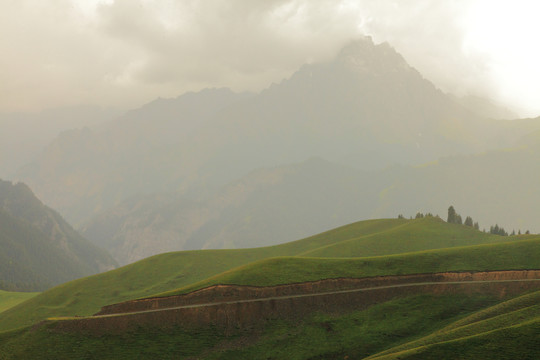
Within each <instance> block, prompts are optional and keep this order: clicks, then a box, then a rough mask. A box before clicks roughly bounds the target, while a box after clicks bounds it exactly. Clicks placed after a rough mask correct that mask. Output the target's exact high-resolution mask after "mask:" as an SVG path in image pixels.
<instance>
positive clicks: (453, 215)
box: [446, 205, 457, 224]
mask: <svg viewBox="0 0 540 360" xmlns="http://www.w3.org/2000/svg"><path fill="white" fill-rule="evenodd" d="M456 215H457V214H456V210H455V209H454V207H453V206H452V205H450V207H449V208H448V219H447V220H446V222H447V223H450V224H455V222H456Z"/></svg>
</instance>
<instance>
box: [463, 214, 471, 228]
mask: <svg viewBox="0 0 540 360" xmlns="http://www.w3.org/2000/svg"><path fill="white" fill-rule="evenodd" d="M464 224H465V225H467V226H471V227H472V226H473V220H472V217H470V216H467V218H466V219H465V223H464Z"/></svg>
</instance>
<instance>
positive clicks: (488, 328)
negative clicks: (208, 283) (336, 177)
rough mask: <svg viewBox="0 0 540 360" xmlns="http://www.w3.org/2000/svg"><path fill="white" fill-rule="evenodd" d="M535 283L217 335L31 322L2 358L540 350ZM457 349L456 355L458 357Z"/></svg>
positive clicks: (513, 355)
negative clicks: (501, 296) (506, 292)
mask: <svg viewBox="0 0 540 360" xmlns="http://www.w3.org/2000/svg"><path fill="white" fill-rule="evenodd" d="M539 296H540V292H536V293H532V294H526V295H523V296H520V297H516V298H514V299H509V300H507V301H502V302H501V301H500V300H497V299H495V298H492V297H489V296H483V295H479V294H476V295H463V294H455V295H444V296H441V295H415V296H409V297H405V298H399V299H394V300H391V301H387V302H384V303H381V304H377V305H374V306H372V307H370V308H368V309H365V310H360V311H353V312H350V313H347V314H334V315H330V314H324V313H317V314H312V315H311V316H308V317H306V318H304V319H303V320H302V321H298V320H287V319H281V320H273V321H270V322H268V323H266V324H265V325H264V326H261V327H256V328H250V329H238V330H236V331H234V332H233V333H230V334H228V335H226V336H225V335H224V334H223V332H222V331H219V330H218V329H216V328H214V327H207V328H200V329H195V330H190V331H186V330H185V329H182V328H181V327H173V328H166V329H160V328H145V327H141V328H139V329H135V330H133V331H130V332H127V333H122V334H118V333H113V334H107V335H106V336H103V335H102V334H100V335H93V334H92V333H62V332H59V331H54V330H52V328H53V327H54V325H55V323H54V322H53V323H50V324H49V326H48V327H47V326H45V327H39V328H37V329H31V328H25V329H20V330H14V331H10V332H4V333H0V359H2V360H8V359H9V360H12V359H32V358H39V359H54V360H56V359H74V358H77V359H114V360H117V359H134V358H136V359H234V360H237V359H253V360H255V359H298V360H300V359H364V358H368V357H369V356H373V359H377V360H382V359H388V360H390V359H392V360H395V359H437V360H439V359H456V358H460V359H490V360H503V359H504V360H510V359H512V360H513V359H527V360H533V359H538V357H539V356H540V351H539V350H540V349H539V348H538V346H537V344H538V341H537V340H538V321H539V320H538V317H539V316H540V309H539V308H538V306H539V305H538V301H539V300H540V298H539ZM456 355H457V356H456Z"/></svg>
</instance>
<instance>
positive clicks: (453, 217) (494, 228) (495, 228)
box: [398, 205, 530, 236]
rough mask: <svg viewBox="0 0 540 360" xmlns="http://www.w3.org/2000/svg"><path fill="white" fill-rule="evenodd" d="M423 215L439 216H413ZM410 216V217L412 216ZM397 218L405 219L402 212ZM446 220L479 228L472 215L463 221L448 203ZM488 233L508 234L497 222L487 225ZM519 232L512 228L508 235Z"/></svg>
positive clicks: (419, 213) (519, 233)
mask: <svg viewBox="0 0 540 360" xmlns="http://www.w3.org/2000/svg"><path fill="white" fill-rule="evenodd" d="M424 217H436V218H439V219H440V218H441V217H440V216H439V215H433V214H432V213H426V214H422V213H421V212H417V213H416V216H415V217H414V218H415V219H421V218H424ZM410 218H411V219H412V216H411V217H410ZM398 219H405V217H404V216H403V215H402V214H399V215H398ZM446 222H447V223H449V224H459V225H465V226H470V227H472V228H475V229H476V230H480V225H479V224H478V222H476V221H474V220H473V219H472V217H470V216H467V217H466V218H465V221H463V218H462V217H461V215H460V214H458V213H457V212H456V209H454V206H452V205H450V207H449V208H448V217H447V219H446ZM482 231H483V232H487V231H486V229H483V230H482ZM489 233H490V234H494V235H500V236H508V232H507V231H506V230H505V229H504V228H503V227H502V226H499V224H495V225H491V226H490V227H489ZM521 234H522V233H521V230H518V232H517V234H516V231H515V230H512V233H511V234H510V235H521ZM524 234H530V231H529V230H527V231H525V233H524Z"/></svg>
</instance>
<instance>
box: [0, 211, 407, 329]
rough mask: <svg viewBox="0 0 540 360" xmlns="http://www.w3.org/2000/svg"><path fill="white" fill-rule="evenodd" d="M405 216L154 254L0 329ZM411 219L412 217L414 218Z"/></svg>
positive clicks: (27, 306) (46, 297) (63, 292)
mask: <svg viewBox="0 0 540 360" xmlns="http://www.w3.org/2000/svg"><path fill="white" fill-rule="evenodd" d="M408 221H410V220H403V219H377V220H367V221H360V222H356V223H353V224H350V225H346V226H342V227H339V228H336V229H333V230H330V231H327V232H324V233H322V234H318V235H314V236H311V237H309V238H306V239H302V240H297V241H293V242H290V243H286V244H283V245H276V246H271V247H263V248H254V249H234V250H194V251H179V252H172V253H166V254H160V255H155V256H152V257H149V258H146V259H144V260H141V261H139V262H136V263H134V264H130V265H127V266H124V267H121V268H119V269H116V270H112V271H108V272H106V273H102V274H98V275H94V276H89V277H86V278H82V279H78V280H74V281H71V282H68V283H65V284H62V285H59V286H56V287H54V288H52V289H50V290H47V291H45V292H43V293H41V294H40V295H38V296H36V297H34V298H32V299H30V300H28V301H25V302H23V303H21V304H19V305H17V306H15V307H13V308H10V309H8V310H6V311H5V312H3V313H1V314H0V331H3V330H8V329H13V328H16V327H21V326H28V325H31V324H33V323H35V322H38V321H41V320H43V319H45V318H48V317H55V316H74V315H91V314H93V313H95V312H97V311H98V310H99V309H100V308H101V307H102V306H104V305H107V304H112V303H117V302H121V301H125V300H130V299H135V298H140V297H148V296H151V295H153V294H156V293H160V292H164V291H168V290H173V289H177V288H180V287H183V286H187V285H189V284H192V283H195V282H197V281H200V280H203V279H206V278H209V277H211V276H214V275H217V274H220V273H222V272H224V271H227V270H229V269H232V268H235V267H238V266H240V265H244V264H248V263H250V262H253V261H257V260H260V259H264V258H268V257H273V256H283V255H296V254H298V253H300V252H304V251H307V250H309V249H312V248H314V247H318V246H323V245H326V244H328V243H331V242H337V241H341V240H344V239H347V238H351V237H357V236H359V234H370V233H371V232H380V231H384V229H391V228H393V227H395V226H399V225H401V224H403V223H404V222H408ZM413 221H416V220H413Z"/></svg>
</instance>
